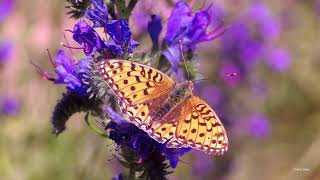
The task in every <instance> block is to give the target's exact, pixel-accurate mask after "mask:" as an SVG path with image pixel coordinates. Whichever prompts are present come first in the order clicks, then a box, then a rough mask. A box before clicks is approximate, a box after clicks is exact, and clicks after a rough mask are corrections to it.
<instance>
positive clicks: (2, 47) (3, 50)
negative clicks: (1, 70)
mask: <svg viewBox="0 0 320 180" xmlns="http://www.w3.org/2000/svg"><path fill="white" fill-rule="evenodd" d="M12 46H13V45H12V43H11V42H10V41H3V42H0V65H3V64H6V63H8V62H9V61H10V59H11V57H12V50H13V47H12Z"/></svg>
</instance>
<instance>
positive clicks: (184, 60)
mask: <svg viewBox="0 0 320 180" xmlns="http://www.w3.org/2000/svg"><path fill="white" fill-rule="evenodd" d="M179 44H180V53H181V56H182V59H183V63H184V66H185V68H186V71H187V75H188V79H190V73H189V70H188V66H187V62H186V59H185V58H184V55H183V51H182V41H181V40H179Z"/></svg>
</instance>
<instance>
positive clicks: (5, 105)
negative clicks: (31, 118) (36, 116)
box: [0, 96, 20, 116]
mask: <svg viewBox="0 0 320 180" xmlns="http://www.w3.org/2000/svg"><path fill="white" fill-rule="evenodd" d="M0 107H1V115H7V116H14V115H16V114H18V113H19V111H20V102H19V100H18V99H17V98H16V97H13V96H7V97H5V98H4V99H2V102H1V106H0Z"/></svg>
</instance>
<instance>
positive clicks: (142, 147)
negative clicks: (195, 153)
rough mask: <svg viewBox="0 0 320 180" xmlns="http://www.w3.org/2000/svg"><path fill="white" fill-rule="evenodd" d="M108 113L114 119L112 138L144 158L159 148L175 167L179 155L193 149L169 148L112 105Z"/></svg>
mask: <svg viewBox="0 0 320 180" xmlns="http://www.w3.org/2000/svg"><path fill="white" fill-rule="evenodd" d="M107 113H108V114H109V116H110V119H111V120H112V121H111V122H110V123H109V125H108V128H110V129H111V130H110V131H109V134H110V138H111V139H112V140H114V141H115V142H116V143H117V144H118V145H126V146H128V147H129V148H131V149H133V150H134V151H136V152H137V153H138V154H139V156H140V158H141V159H142V160H145V159H147V158H149V156H150V154H151V153H152V152H154V151H155V150H156V149H158V150H159V151H160V152H161V153H163V154H164V156H165V157H166V159H167V160H169V163H170V166H171V167H172V168H175V167H176V166H177V164H178V161H179V157H180V156H182V155H183V154H185V153H186V152H188V151H190V150H191V149H190V148H178V149H174V148H167V147H166V145H165V144H160V143H158V142H157V141H155V140H154V139H152V138H151V137H149V135H148V134H147V133H146V132H144V131H143V130H141V129H139V128H138V127H136V126H135V125H134V124H132V123H130V122H128V121H127V120H125V119H124V118H123V117H122V116H120V115H119V114H117V113H116V112H114V111H113V110H112V109H111V108H110V107H108V108H107Z"/></svg>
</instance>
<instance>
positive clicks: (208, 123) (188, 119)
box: [176, 96, 228, 155]
mask: <svg viewBox="0 0 320 180" xmlns="http://www.w3.org/2000/svg"><path fill="white" fill-rule="evenodd" d="M180 117H181V118H180V120H179V122H178V127H177V129H176V138H177V140H178V141H179V142H180V143H183V144H186V145H188V146H190V147H192V148H196V149H199V150H201V151H204V152H206V153H209V154H216V155H222V154H223V153H224V152H226V151H227V150H228V138H227V134H226V130H225V129H224V127H223V125H222V123H221V121H220V120H219V118H218V116H217V115H216V113H215V112H214V111H213V110H212V109H211V108H210V106H209V105H208V104H207V103H206V102H204V101H203V100H202V99H200V98H199V97H196V96H192V97H191V98H190V99H189V100H188V101H187V102H186V103H185V105H184V108H183V112H182V114H181V116H180Z"/></svg>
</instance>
